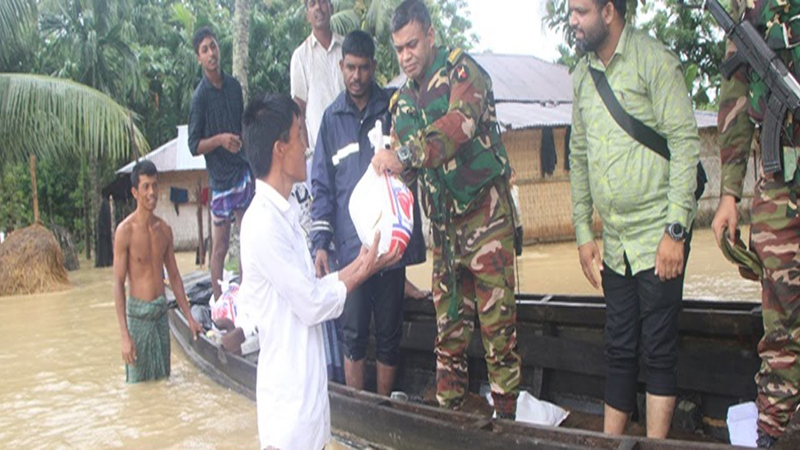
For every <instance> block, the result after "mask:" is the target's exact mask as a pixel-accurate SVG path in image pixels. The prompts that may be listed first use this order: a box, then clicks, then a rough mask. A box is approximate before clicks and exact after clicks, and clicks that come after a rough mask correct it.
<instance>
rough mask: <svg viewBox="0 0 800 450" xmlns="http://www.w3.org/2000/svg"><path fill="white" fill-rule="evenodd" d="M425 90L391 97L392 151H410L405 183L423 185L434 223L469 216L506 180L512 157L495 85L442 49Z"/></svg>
mask: <svg viewBox="0 0 800 450" xmlns="http://www.w3.org/2000/svg"><path fill="white" fill-rule="evenodd" d="M424 80H425V81H423V82H422V83H421V84H418V83H417V82H415V81H414V80H411V79H409V80H407V81H406V83H405V84H404V85H403V86H402V87H401V88H400V89H399V90H398V91H397V92H396V93H395V95H394V97H392V101H391V104H390V108H391V110H392V121H393V123H392V125H393V127H392V129H393V132H392V133H393V136H392V143H393V149H394V150H397V149H398V148H400V147H401V146H406V147H408V148H409V150H411V155H412V156H411V170H410V171H409V172H408V173H406V174H404V176H403V178H404V179H405V181H407V182H409V181H411V180H413V179H414V178H415V177H417V176H418V175H421V179H422V191H423V195H422V206H423V208H424V210H425V213H426V214H427V215H428V217H430V218H431V220H433V221H434V222H437V223H445V222H446V221H447V220H449V218H450V217H453V216H458V215H462V214H464V213H466V212H468V211H469V210H470V208H471V207H472V205H473V204H475V203H477V202H476V199H478V198H480V197H481V194H482V193H483V192H484V191H485V189H484V188H485V187H487V186H490V185H492V183H494V182H495V180H496V178H497V177H499V176H506V175H507V174H508V173H509V170H508V156H507V154H506V149H505V147H504V146H503V142H502V141H501V140H500V133H499V130H498V127H497V118H496V116H497V115H496V112H495V106H494V94H493V93H492V80H491V78H490V77H489V74H487V73H486V72H485V71H484V70H483V68H481V67H480V66H479V65H478V64H477V63H476V62H475V60H474V59H472V57H470V56H469V55H467V54H466V53H464V52H462V51H461V50H460V49H456V50H453V51H450V52H449V51H448V50H446V49H444V48H439V49H437V53H436V57H435V59H434V61H433V64H431V67H430V69H428V73H427V74H426V75H425V78H424Z"/></svg>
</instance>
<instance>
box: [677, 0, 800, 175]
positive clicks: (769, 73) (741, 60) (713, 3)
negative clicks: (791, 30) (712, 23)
mask: <svg viewBox="0 0 800 450" xmlns="http://www.w3.org/2000/svg"><path fill="white" fill-rule="evenodd" d="M690 7H694V8H700V9H705V10H707V11H708V12H709V13H711V15H712V16H713V17H714V19H715V20H716V21H717V23H718V24H719V25H720V26H721V27H722V29H723V30H725V34H726V35H727V37H728V39H730V40H731V41H733V43H734V44H736V53H735V54H734V55H733V56H731V57H730V58H728V59H727V60H726V61H724V62H723V63H722V65H721V66H720V72H721V73H722V76H724V77H725V79H728V80H729V79H730V78H731V76H733V74H734V73H735V72H736V71H737V70H739V68H740V67H741V66H742V65H744V64H747V65H749V66H750V67H751V68H752V69H753V70H754V71H755V72H756V73H757V74H758V76H759V77H761V79H762V80H763V81H764V84H765V85H766V87H767V91H768V93H767V110H766V113H765V114H764V123H763V124H762V125H761V163H762V165H763V167H764V172H765V173H768V174H769V173H775V172H780V170H781V130H782V129H783V123H784V120H785V118H786V114H787V113H792V114H797V113H798V112H800V84H798V83H797V80H795V79H794V77H793V76H792V75H791V74H790V73H789V70H788V69H787V68H786V64H784V63H783V61H782V60H781V59H780V57H778V55H776V54H775V52H774V51H773V50H772V49H771V48H770V47H769V46H768V45H767V43H766V42H765V41H764V38H762V37H761V35H760V34H759V33H758V31H756V29H755V28H754V27H753V25H752V24H751V23H750V22H748V21H746V20H743V21H741V22H739V23H736V22H734V21H733V19H731V16H729V15H728V13H727V12H726V11H725V9H724V8H723V7H722V5H720V4H719V2H718V1H717V0H705V1H703V4H702V5H692V6H690Z"/></svg>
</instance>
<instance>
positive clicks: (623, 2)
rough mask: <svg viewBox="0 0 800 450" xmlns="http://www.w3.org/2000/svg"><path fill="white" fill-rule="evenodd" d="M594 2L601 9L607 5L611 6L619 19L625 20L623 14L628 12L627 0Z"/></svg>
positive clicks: (599, 0)
mask: <svg viewBox="0 0 800 450" xmlns="http://www.w3.org/2000/svg"><path fill="white" fill-rule="evenodd" d="M594 2H595V3H596V4H597V6H599V7H600V8H603V7H604V6H606V5H607V4H609V3H611V4H613V5H614V9H615V10H616V11H617V12H618V13H619V15H620V17H622V18H623V19H625V13H626V12H627V10H628V0H594Z"/></svg>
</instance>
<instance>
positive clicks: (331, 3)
mask: <svg viewBox="0 0 800 450" xmlns="http://www.w3.org/2000/svg"><path fill="white" fill-rule="evenodd" d="M325 1H326V2H328V4H329V5H331V7H333V2H332V1H331V0H325ZM319 2H320V0H317V3H319ZM303 6H305V7H306V9H308V0H303Z"/></svg>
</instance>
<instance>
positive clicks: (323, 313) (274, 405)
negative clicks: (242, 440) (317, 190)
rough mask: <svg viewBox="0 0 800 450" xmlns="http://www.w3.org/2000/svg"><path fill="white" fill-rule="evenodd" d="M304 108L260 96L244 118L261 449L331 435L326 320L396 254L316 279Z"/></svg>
mask: <svg viewBox="0 0 800 450" xmlns="http://www.w3.org/2000/svg"><path fill="white" fill-rule="evenodd" d="M300 117H301V113H300V109H299V108H298V106H297V104H296V103H294V102H293V101H292V99H290V98H289V97H288V96H286V95H272V96H266V97H265V96H258V97H256V98H255V99H253V100H252V101H251V102H250V104H249V105H248V106H247V109H246V110H245V113H244V115H243V125H244V127H243V128H244V133H243V135H244V142H245V145H244V147H245V150H246V152H247V159H248V161H249V162H250V167H251V169H252V171H253V174H254V175H255V177H256V193H255V197H254V198H253V201H252V203H251V204H250V207H249V208H248V210H247V212H246V213H245V215H244V219H243V220H242V227H241V239H242V240H241V242H242V246H241V247H242V253H241V257H242V267H243V269H244V271H243V274H244V278H243V280H242V285H241V288H240V290H239V298H238V301H239V303H240V305H241V307H242V308H243V309H244V310H245V311H247V316H248V320H254V321H255V325H256V327H257V328H258V336H259V343H260V345H261V351H260V353H259V359H258V375H257V380H256V401H257V408H258V434H259V438H260V440H261V447H262V448H277V449H280V450H321V449H322V447H323V446H324V445H325V444H326V443H327V442H328V441H329V440H330V436H331V430H330V408H329V405H328V384H327V383H328V379H327V374H326V368H325V351H324V348H323V339H322V325H321V324H322V323H323V322H324V321H326V320H330V319H333V318H335V317H338V316H339V315H340V314H341V313H342V310H343V308H344V303H345V298H346V296H347V291H348V290H351V291H352V290H353V289H355V288H356V287H358V286H359V285H360V284H362V283H363V282H364V281H365V280H367V279H368V278H369V277H371V276H372V275H373V274H375V273H377V272H378V271H380V270H382V269H383V268H385V267H389V266H391V265H392V264H395V263H396V262H397V261H399V260H400V257H401V256H402V255H401V254H399V253H398V252H397V251H395V252H394V253H392V254H386V255H383V256H381V257H378V256H377V247H378V242H379V241H378V239H379V236H377V235H376V236H375V240H374V241H373V243H372V247H371V248H372V250H370V251H366V250H365V249H362V251H361V253H360V254H359V256H358V257H357V258H356V260H355V261H353V262H352V263H351V264H349V265H348V266H346V267H344V268H342V269H341V270H340V271H338V272H334V273H331V274H330V275H327V276H325V277H324V278H316V276H315V271H314V264H313V263H312V262H311V255H310V254H309V253H308V248H307V246H306V238H305V234H304V231H303V229H302V228H301V227H300V224H299V222H298V215H299V210H298V205H297V200H296V199H295V197H293V196H291V195H290V193H291V191H292V186H293V185H295V184H296V183H299V182H302V181H304V180H305V179H306V166H305V156H304V153H305V139H303V138H302V135H301V133H302V127H301V126H300Z"/></svg>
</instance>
